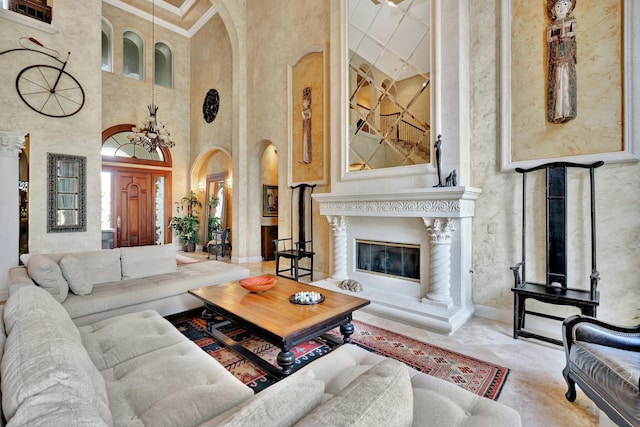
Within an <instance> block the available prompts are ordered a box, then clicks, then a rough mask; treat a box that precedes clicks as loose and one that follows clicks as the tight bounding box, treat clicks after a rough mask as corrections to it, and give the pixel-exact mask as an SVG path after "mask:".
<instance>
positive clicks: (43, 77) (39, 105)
mask: <svg viewBox="0 0 640 427" xmlns="http://www.w3.org/2000/svg"><path fill="white" fill-rule="evenodd" d="M19 43H20V46H21V47H20V48H15V49H9V50H5V51H4V52H0V55H4V54H5V53H11V52H21V51H26V52H35V53H40V54H42V55H46V56H48V57H49V58H52V59H54V60H55V61H57V62H58V63H60V64H62V65H61V66H57V65H46V64H40V65H30V66H28V67H26V68H23V69H22V71H20V73H18V77H17V78H16V90H17V91H18V95H20V99H22V101H24V103H25V104H27V105H28V106H29V108H31V109H32V110H33V111H35V112H37V113H40V114H42V115H45V116H48V117H69V116H73V115H74V114H76V113H77V112H78V111H80V110H81V109H82V107H83V106H84V90H83V89H82V86H81V85H80V82H78V80H76V78H75V77H73V76H72V75H71V74H69V73H68V72H66V71H65V67H66V66H67V61H68V60H69V55H71V52H68V53H67V58H66V59H65V60H64V61H62V60H60V59H59V57H60V52H58V51H56V50H54V49H50V48H48V47H45V46H44V45H43V44H42V43H40V42H39V41H38V40H36V39H34V38H33V37H21V38H20V41H19Z"/></svg>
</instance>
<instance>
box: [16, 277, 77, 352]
mask: <svg viewBox="0 0 640 427" xmlns="http://www.w3.org/2000/svg"><path fill="white" fill-rule="evenodd" d="M43 295H45V296H43ZM36 315H37V316H38V318H41V317H46V318H47V322H48V323H53V324H55V325H56V326H57V327H58V328H59V329H60V330H62V331H64V332H65V333H66V334H67V335H69V336H70V337H73V339H75V340H76V341H78V342H82V340H81V338H80V332H79V331H78V328H77V327H76V325H75V324H74V323H73V321H72V320H71V318H70V317H69V313H67V311H66V310H65V309H64V307H62V306H61V305H60V304H59V303H58V302H57V301H55V300H54V299H53V297H51V296H50V295H49V294H48V292H46V291H45V290H43V289H42V288H39V287H37V286H33V285H30V286H20V287H17V288H14V289H13V292H12V293H11V295H10V297H9V299H8V300H7V302H6V303H5V306H4V327H5V331H6V334H7V335H9V334H10V333H11V331H12V330H13V327H14V326H15V325H16V324H18V323H19V322H31V323H34V322H35V321H34V320H31V319H33V318H34V316H36Z"/></svg>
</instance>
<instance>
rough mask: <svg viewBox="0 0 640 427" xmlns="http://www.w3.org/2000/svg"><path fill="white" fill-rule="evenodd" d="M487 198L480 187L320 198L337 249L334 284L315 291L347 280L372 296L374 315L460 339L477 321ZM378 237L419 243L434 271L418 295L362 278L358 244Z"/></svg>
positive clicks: (374, 278) (316, 197) (380, 279)
mask: <svg viewBox="0 0 640 427" xmlns="http://www.w3.org/2000/svg"><path fill="white" fill-rule="evenodd" d="M481 192H482V190H480V189H478V188H472V187H441V188H418V189H412V190H402V191H397V192H394V193H385V194H336V193H316V194H314V195H313V199H314V200H315V201H316V202H317V203H318V205H319V207H320V214H321V215H325V216H326V217H327V220H328V221H329V224H330V225H331V229H332V242H333V247H332V249H333V258H332V275H331V278H330V279H328V280H324V281H320V282H317V283H314V284H316V285H318V286H321V287H327V288H331V289H333V290H336V288H338V285H339V284H340V283H341V282H342V281H343V280H346V279H354V280H358V281H360V282H361V283H362V285H363V288H364V292H363V294H360V295H359V296H362V297H364V298H368V299H370V300H371V302H372V303H371V305H370V306H369V309H368V311H371V312H374V313H377V314H380V315H383V316H385V317H391V318H395V319H397V320H400V321H404V322H407V323H413V324H417V325H419V326H424V327H428V328H430V329H433V330H437V331H440V332H445V333H452V332H453V331H455V330H456V329H457V328H458V327H460V326H461V325H462V324H464V322H465V321H466V320H467V319H469V318H470V317H471V315H472V314H473V303H472V300H471V251H470V250H469V248H471V237H472V236H471V234H472V229H471V220H472V218H473V216H474V213H475V201H476V199H477V198H478V196H479V195H480V193H481ZM356 218H357V219H356ZM403 218H405V219H406V218H421V219H422V221H415V222H414V221H412V220H402V219H403ZM394 219H397V221H394ZM406 221H409V225H408V224H407V222H406ZM400 222H401V224H400ZM396 223H398V225H396ZM367 227H369V229H368V230H367ZM394 227H396V228H395V229H394ZM406 227H410V228H411V229H410V230H406ZM372 230H376V231H375V232H376V233H378V234H379V235H380V236H381V238H382V239H393V238H396V236H397V235H398V234H402V233H410V234H411V235H412V236H418V237H417V238H419V239H420V244H421V247H423V248H424V250H425V251H426V252H427V253H428V255H429V256H428V257H427V258H428V261H427V262H425V264H427V265H428V271H425V272H424V273H425V274H423V275H422V276H421V278H420V283H419V284H416V283H414V284H413V288H414V290H411V286H412V284H408V285H407V286H405V287H404V288H403V286H402V285H401V286H398V285H397V283H394V282H393V281H394V279H390V280H389V279H386V278H384V277H380V276H379V275H378V276H375V275H367V273H363V272H362V271H357V270H356V268H355V261H354V260H355V253H354V252H355V249H354V248H355V244H354V242H355V239H357V238H358V237H359V236H358V234H359V233H365V234H367V233H372V232H374V231H372ZM385 231H386V232H385ZM414 238H416V237H414ZM385 280H386V281H389V285H386V284H385V283H384V281H385ZM396 282H397V281H396ZM415 288H419V289H418V290H415ZM406 289H409V291H404V290H406ZM338 290H339V291H342V290H341V289H339V288H338ZM344 292H346V293H348V292H349V291H344Z"/></svg>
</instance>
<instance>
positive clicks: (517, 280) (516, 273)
mask: <svg viewBox="0 0 640 427" xmlns="http://www.w3.org/2000/svg"><path fill="white" fill-rule="evenodd" d="M523 268H524V261H520V262H519V263H517V264H516V265H514V266H513V267H509V269H510V270H511V271H513V287H514V288H517V287H518V286H521V285H522V279H521V276H520V270H522V269H523Z"/></svg>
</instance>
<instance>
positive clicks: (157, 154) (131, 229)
mask: <svg viewBox="0 0 640 427" xmlns="http://www.w3.org/2000/svg"><path fill="white" fill-rule="evenodd" d="M133 126H134V125H131V124H121V125H116V126H112V127H110V128H108V129H106V130H105V131H103V132H102V150H101V153H102V174H101V177H102V197H101V200H102V210H101V212H102V213H101V223H102V247H103V248H116V247H126V246H143V245H154V244H164V243H169V242H171V233H169V232H168V229H167V227H168V224H169V219H170V217H171V153H170V151H169V150H168V149H167V148H159V149H156V150H155V151H153V152H148V151H147V150H145V149H144V148H142V147H140V146H139V145H135V144H132V143H131V142H130V141H129V139H128V138H127V135H129V134H130V133H131V128H132V127H133Z"/></svg>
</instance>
